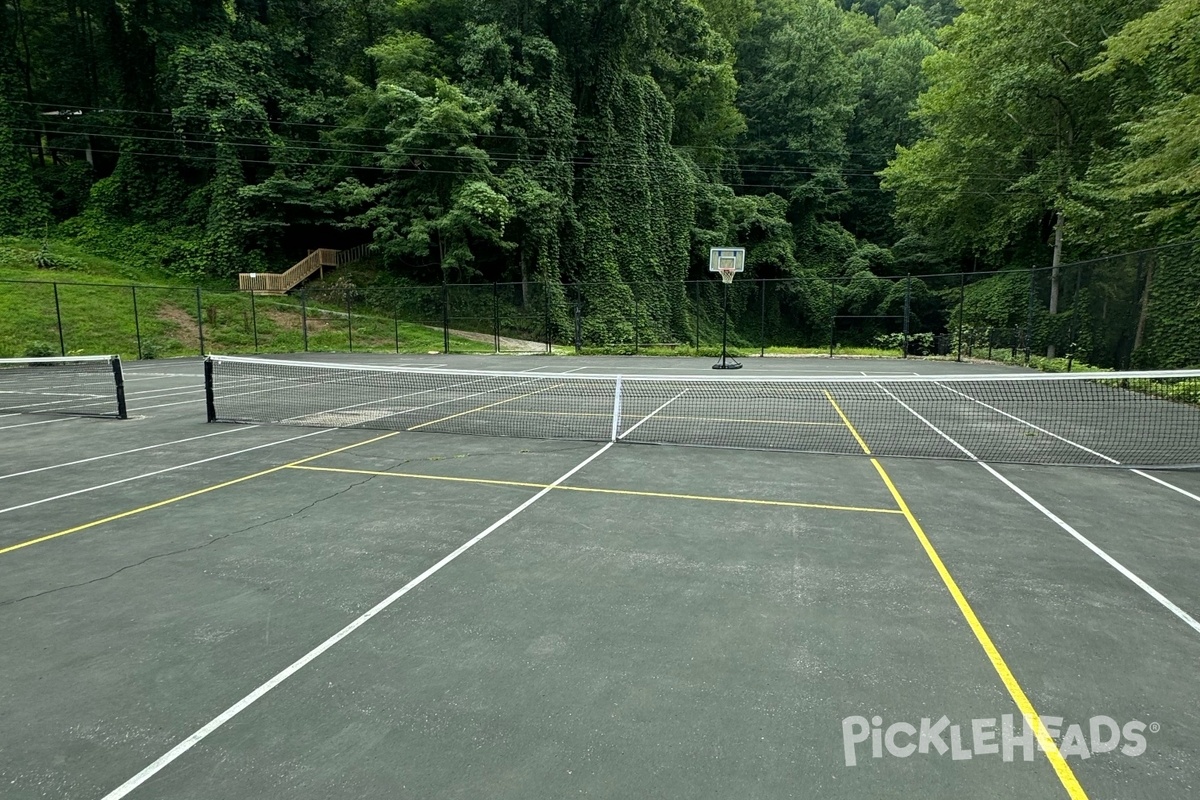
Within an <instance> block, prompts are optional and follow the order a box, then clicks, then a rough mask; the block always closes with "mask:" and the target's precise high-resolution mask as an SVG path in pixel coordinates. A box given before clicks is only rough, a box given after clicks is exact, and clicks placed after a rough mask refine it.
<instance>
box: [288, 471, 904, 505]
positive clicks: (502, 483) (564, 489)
mask: <svg viewBox="0 0 1200 800" xmlns="http://www.w3.org/2000/svg"><path fill="white" fill-rule="evenodd" d="M291 469H303V470H309V471H311V472H340V473H343V474H346V475H377V476H381V477H387V478H413V479H416V480H424V481H446V482H450V483H476V484H483V485H487V486H519V487H521V488H526V489H547V488H549V489H553V490H554V491H561V492H590V493H592V494H618V495H627V496H630V497H661V498H666V499H669V500H702V501H705V502H709V503H740V504H743V505H753V506H783V507H786V508H816V509H823V510H826V511H859V512H864V513H869V514H897V515H899V514H903V513H904V512H902V511H899V510H897V509H894V508H867V507H860V506H838V505H830V504H828V503H797V502H793V501H790V500H754V499H751V498H748V497H715V496H708V495H701V494H672V493H669V492H639V491H634V490H632V489H597V488H593V487H590V486H563V485H561V484H560V485H558V486H554V485H551V484H547V483H529V482H526V481H501V480H493V479H490V478H460V477H456V476H451V475H422V474H419V473H414V472H376V471H372V470H367V469H342V468H340V467H305V466H299V465H297V466H295V467H291Z"/></svg>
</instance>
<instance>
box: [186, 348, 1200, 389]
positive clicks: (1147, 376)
mask: <svg viewBox="0 0 1200 800" xmlns="http://www.w3.org/2000/svg"><path fill="white" fill-rule="evenodd" d="M205 360H206V361H210V362H213V363H217V364H219V363H221V362H225V363H230V364H245V365H258V366H262V367H267V368H269V367H296V368H299V369H308V370H317V371H328V370H338V371H342V372H347V371H348V372H373V373H391V374H413V375H453V376H462V377H475V378H515V379H519V380H522V381H539V380H554V381H566V382H570V383H583V382H612V381H616V380H618V379H620V380H621V381H623V382H624V381H657V382H662V383H714V382H715V383H740V384H775V385H778V384H797V385H807V384H819V385H828V384H896V383H916V384H921V383H934V384H936V383H998V382H1000V383H1008V382H1014V381H1015V382H1020V383H1038V382H1044V383H1061V382H1079V381H1126V380H1181V379H1188V380H1200V370H1198V369H1191V370H1157V371H1145V372H1032V371H1031V372H1009V373H990V374H986V375H935V376H931V375H887V376H879V375H874V376H870V375H810V376H796V377H787V376H753V377H750V376H737V377H716V376H712V375H704V376H701V375H678V376H677V375H638V374H625V373H619V374H618V373H612V374H599V373H587V374H581V373H577V372H503V371H489V370H468V369H434V368H428V367H390V366H383V365H361V364H336V363H330V362H325V361H290V360H287V359H276V358H248V357H245V356H221V355H210V356H208V357H207V358H206V359H205Z"/></svg>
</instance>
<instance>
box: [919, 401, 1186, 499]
mask: <svg viewBox="0 0 1200 800" xmlns="http://www.w3.org/2000/svg"><path fill="white" fill-rule="evenodd" d="M938 386H940V387H941V388H943V389H945V390H946V391H948V392H954V394H956V395H959V396H960V397H965V398H966V399H968V400H970V401H971V402H972V403H978V404H979V405H981V406H983V407H984V408H986V409H988V410H990V411H995V412H996V413H997V414H1001V415H1003V416H1005V417H1008V418H1009V419H1011V420H1013V421H1014V422H1019V423H1021V424H1022V425H1025V426H1027V427H1029V428H1032V429H1033V430H1035V431H1037V432H1039V433H1043V434H1045V435H1046V436H1050V437H1052V438H1054V439H1058V440H1059V441H1060V442H1063V443H1064V444H1069V445H1071V446H1072V447H1077V448H1079V449H1080V450H1082V451H1083V452H1085V453H1089V454H1091V455H1093V456H1096V457H1097V458H1100V459H1103V460H1104V461H1107V462H1108V463H1110V464H1113V465H1115V466H1120V464H1121V462H1120V461H1118V460H1117V459H1115V458H1112V457H1111V456H1106V455H1104V453H1101V452H1099V451H1098V450H1093V449H1092V448H1090V447H1085V446H1083V445H1081V444H1080V443H1079V442H1073V441H1071V440H1070V439H1068V438H1067V437H1065V436H1059V435H1058V434H1057V433H1054V432H1053V431H1048V430H1046V429H1045V428H1043V427H1041V426H1040V425H1035V424H1034V423H1032V422H1030V421H1029V420H1026V419H1021V418H1020V417H1018V416H1016V415H1015V414H1010V413H1008V412H1007V411H1002V410H1000V409H999V408H996V407H995V406H993V405H990V404H988V403H985V402H983V401H982V400H980V399H979V398H977V397H972V396H971V395H969V394H966V393H964V392H960V391H958V390H957V389H955V388H953V387H951V386H945V385H943V384H942V383H938ZM1129 471H1130V472H1132V473H1133V474H1134V475H1140V476H1142V477H1143V478H1146V479H1148V480H1152V481H1154V482H1155V483H1159V484H1162V485H1163V486H1165V487H1167V488H1168V489H1171V490H1173V491H1176V492H1179V493H1180V494H1182V495H1185V496H1187V497H1190V498H1192V499H1193V500H1195V501H1197V502H1200V496H1198V495H1194V494H1192V493H1191V492H1189V491H1187V490H1186V489H1181V488H1179V487H1178V486H1176V485H1175V484H1173V483H1168V482H1167V481H1164V480H1163V479H1161V478H1156V477H1154V476H1153V475H1147V474H1146V473H1145V472H1142V471H1141V470H1140V469H1130V470H1129Z"/></svg>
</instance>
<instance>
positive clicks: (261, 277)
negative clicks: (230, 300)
mask: <svg viewBox="0 0 1200 800" xmlns="http://www.w3.org/2000/svg"><path fill="white" fill-rule="evenodd" d="M370 248H371V246H370V245H368V244H360V245H358V246H357V247H352V248H350V249H349V250H330V249H328V248H324V247H323V248H321V249H319V250H313V251H312V252H311V253H309V254H308V255H307V256H305V257H304V258H302V259H300V260H299V261H298V262H296V264H295V265H294V266H293V267H292V268H291V269H289V270H288V271H287V272H282V273H278V272H243V273H242V274H240V275H238V288H239V289H241V290H242V291H243V292H254V293H256V294H286V293H287V292H290V291H291V290H292V289H294V288H296V287H297V286H299V285H300V284H301V283H303V282H304V281H306V280H308V279H309V278H310V277H312V276H313V274H314V273H316V272H320V273H321V274H322V277H323V276H324V272H325V267H343V266H345V265H347V264H353V263H354V262H355V261H360V260H362V259H363V258H365V257H366V256H367V253H368V252H369V251H370Z"/></svg>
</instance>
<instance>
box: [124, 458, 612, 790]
mask: <svg viewBox="0 0 1200 800" xmlns="http://www.w3.org/2000/svg"><path fill="white" fill-rule="evenodd" d="M613 444H614V442H608V443H606V444H604V445H603V446H602V447H600V449H599V450H597V451H596V452H594V453H592V454H591V455H589V456H588V457H587V458H585V459H584V460H583V461H580V462H579V463H578V464H576V465H575V466H574V467H572V468H571V469H570V470H568V471H567V472H565V473H564V474H563V475H562V476H561V477H559V478H558V479H557V480H555V481H554V482H553V483H551V484H550V485H548V486H546V487H545V488H544V489H542V490H541V491H539V492H538V493H537V494H535V495H533V496H532V497H530V498H529V499H527V500H525V501H524V502H523V503H521V504H520V505H519V506H517V507H516V508H514V509H513V510H512V511H509V512H508V513H507V514H505V515H504V516H503V517H501V518H500V519H498V520H496V521H495V522H493V523H492V524H491V525H489V526H488V527H487V528H485V529H484V530H482V531H481V532H479V533H478V534H476V535H475V536H473V537H471V538H470V539H468V540H467V541H466V542H463V543H462V544H461V545H459V546H458V547H457V548H455V549H454V550H453V551H451V552H450V553H448V554H447V555H445V556H443V557H442V558H441V559H440V560H439V561H438V562H437V563H435V564H434V565H433V566H431V567H429V568H428V569H426V570H425V571H424V572H422V573H421V574H420V575H418V576H417V577H415V578H413V579H412V580H411V581H409V582H408V583H406V584H404V586H402V587H400V588H399V589H397V590H396V591H395V592H392V594H390V595H388V596H387V597H385V598H384V599H383V600H381V601H380V602H378V603H376V604H375V605H374V606H373V607H371V609H370V610H368V611H366V612H365V613H363V614H361V615H360V616H358V617H356V618H355V619H354V620H353V621H351V622H350V623H349V624H348V625H346V626H345V627H343V628H342V629H341V630H339V631H338V632H337V633H335V634H333V635H332V636H330V637H329V638H328V639H326V640H325V641H323V642H322V643H321V644H319V645H317V646H316V647H314V648H313V649H312V650H309V651H308V652H307V653H305V654H304V655H303V656H301V657H300V658H298V659H296V660H295V661H293V662H292V663H291V664H290V665H288V666H287V667H286V668H284V669H283V670H281V671H280V672H278V673H276V674H275V676H274V677H272V678H271V679H270V680H268V681H266V682H265V683H263V684H261V685H260V686H259V687H258V688H256V689H254V690H253V691H252V692H250V693H249V694H247V695H246V696H245V697H243V698H242V699H241V700H238V701H237V702H236V703H234V704H233V705H231V706H230V707H229V708H227V709H225V710H224V711H222V712H221V713H220V714H218V715H217V716H216V717H214V718H213V719H212V720H210V721H209V722H208V723H207V724H205V725H204V726H203V727H201V728H199V729H198V730H196V731H195V732H194V733H192V734H191V735H190V736H188V737H187V738H185V739H184V740H183V741H181V742H180V743H179V744H177V745H175V746H174V747H172V748H171V749H170V750H168V751H167V752H166V753H164V754H163V755H161V756H159V757H158V758H157V759H155V760H154V761H153V762H152V763H151V764H149V765H148V766H147V767H145V768H144V769H142V770H141V771H140V772H138V773H137V774H136V775H134V776H133V777H132V778H130V779H129V780H127V781H125V782H124V783H123V784H121V785H120V786H118V787H117V788H116V789H113V790H112V791H111V792H109V793H108V794H106V795H105V796H104V800H120V798H123V797H125V796H127V795H128V794H129V793H130V792H132V791H133V790H135V789H137V788H138V787H139V786H141V785H142V784H143V783H145V782H146V781H147V780H149V779H150V778H152V777H154V776H155V775H157V774H158V773H159V772H161V771H162V770H163V769H164V768H166V767H167V766H169V765H170V764H171V763H172V762H173V761H175V760H176V759H178V758H179V757H180V756H182V755H183V754H184V753H186V752H187V751H189V750H191V749H192V748H193V747H195V746H196V745H197V744H199V743H200V742H202V741H204V740H205V739H206V738H208V736H210V735H211V734H212V733H213V732H215V731H216V730H218V729H219V728H221V726H223V725H224V724H225V723H227V722H229V721H230V720H231V719H233V718H234V717H236V716H237V715H238V714H240V713H242V712H243V711H245V710H246V709H247V708H249V707H250V706H252V705H253V704H254V703H256V702H257V701H258V700H260V699H261V698H262V697H264V696H265V695H266V694H267V693H269V692H270V691H271V690H272V689H274V688H275V687H277V686H279V685H280V684H282V683H283V682H284V681H286V680H287V679H288V678H290V677H292V676H293V675H295V674H296V673H297V672H299V671H300V670H302V669H303V668H304V667H306V666H307V665H308V664H310V663H311V662H313V661H314V660H315V659H317V658H318V657H319V656H321V655H322V654H323V653H325V652H326V651H327V650H329V649H330V648H332V647H334V646H335V645H336V644H338V642H340V641H342V640H343V639H345V638H346V637H347V636H349V635H350V634H352V633H354V632H355V631H356V630H358V629H359V628H361V627H362V626H363V625H365V624H366V623H367V622H369V621H370V620H371V619H372V618H373V617H375V616H377V615H378V614H380V613H382V612H383V611H386V610H387V609H388V608H389V607H390V606H392V605H393V604H394V603H396V601H398V600H399V599H400V598H402V597H404V596H405V595H406V594H408V593H409V592H411V591H412V590H413V589H415V588H417V587H418V586H420V585H421V584H422V583H424V582H425V581H426V580H428V579H429V578H430V577H432V576H433V575H435V574H437V573H438V572H440V571H441V570H442V568H443V567H445V566H446V565H447V564H449V563H451V562H452V561H454V560H455V559H456V558H458V557H459V556H461V555H462V554H463V553H465V552H467V551H468V550H470V549H471V548H472V547H474V546H475V545H476V544H478V543H479V542H481V541H483V540H484V539H485V538H487V537H488V536H489V535H490V534H491V533H492V532H493V531H496V530H497V529H499V528H500V527H501V526H503V525H504V524H505V523H507V522H508V521H509V520H511V519H513V518H514V517H516V516H517V515H518V514H520V513H521V512H522V511H524V510H525V509H527V508H529V507H530V506H532V505H533V504H534V503H536V502H537V501H538V500H540V499H542V498H543V497H545V496H546V495H547V494H549V493H550V492H551V491H552V490H553V489H554V487H556V486H558V485H559V484H561V483H562V482H563V481H566V480H567V479H569V478H570V477H571V476H572V475H574V474H575V473H577V472H579V470H581V469H583V468H584V467H586V466H587V465H588V464H590V463H591V462H592V461H594V460H595V459H596V458H598V457H599V456H601V455H602V454H604V453H605V452H606V451H607V450H608V449H609V448H610V447H612V446H613Z"/></svg>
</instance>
